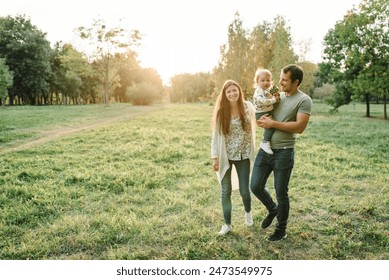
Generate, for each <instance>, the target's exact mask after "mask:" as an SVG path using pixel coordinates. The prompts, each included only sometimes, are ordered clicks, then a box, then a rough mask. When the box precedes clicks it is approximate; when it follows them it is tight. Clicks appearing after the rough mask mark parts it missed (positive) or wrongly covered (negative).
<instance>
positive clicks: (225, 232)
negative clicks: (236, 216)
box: [219, 225, 232, 235]
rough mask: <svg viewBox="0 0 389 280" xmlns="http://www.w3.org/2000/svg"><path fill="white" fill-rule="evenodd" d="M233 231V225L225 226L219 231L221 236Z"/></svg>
mask: <svg viewBox="0 0 389 280" xmlns="http://www.w3.org/2000/svg"><path fill="white" fill-rule="evenodd" d="M231 230H232V227H231V225H223V226H222V229H221V230H220V231H219V235H225V234H227V233H229V232H230V231H231Z"/></svg>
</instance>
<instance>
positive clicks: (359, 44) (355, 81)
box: [319, 0, 389, 119]
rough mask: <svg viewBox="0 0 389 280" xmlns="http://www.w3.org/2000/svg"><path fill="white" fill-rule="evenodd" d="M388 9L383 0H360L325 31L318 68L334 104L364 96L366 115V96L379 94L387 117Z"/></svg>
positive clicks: (377, 95)
mask: <svg viewBox="0 0 389 280" xmlns="http://www.w3.org/2000/svg"><path fill="white" fill-rule="evenodd" d="M388 9H389V8H388V5H387V1H385V0H363V1H362V3H361V4H360V5H359V8H355V7H354V8H353V9H352V10H350V11H349V12H348V13H347V14H346V15H345V16H344V18H343V20H342V21H340V22H338V23H337V24H336V25H335V27H334V28H333V29H331V30H330V31H329V32H328V33H327V34H326V36H325V38H324V44H325V48H324V61H323V63H322V64H321V65H320V66H319V68H320V76H321V78H322V79H323V81H324V82H329V83H334V84H335V92H334V96H333V99H332V100H331V101H332V105H333V106H334V107H335V108H337V107H339V106H341V105H343V104H348V103H349V102H350V101H351V100H353V99H360V98H361V97H364V99H365V102H366V116H367V117H369V116H370V107H369V101H370V97H371V96H376V97H381V98H382V99H383V100H384V118H385V119H387V112H386V98H387V94H388V89H387V85H388V83H389V78H388V73H387V68H388V64H389V30H388V26H389V10H388Z"/></svg>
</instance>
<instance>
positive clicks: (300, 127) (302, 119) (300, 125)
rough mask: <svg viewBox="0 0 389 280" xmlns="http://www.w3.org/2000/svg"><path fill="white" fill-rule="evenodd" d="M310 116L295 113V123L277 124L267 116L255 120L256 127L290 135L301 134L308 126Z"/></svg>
mask: <svg viewBox="0 0 389 280" xmlns="http://www.w3.org/2000/svg"><path fill="white" fill-rule="evenodd" d="M309 117H310V115H308V114H305V113H297V117H296V121H293V122H278V121H275V120H273V119H271V118H270V117H268V116H262V117H261V118H260V119H259V120H257V124H258V126H260V127H262V128H264V129H269V128H275V129H278V130H282V131H285V132H290V133H299V134H301V133H303V132H304V130H305V128H306V127H307V125H308V121H309Z"/></svg>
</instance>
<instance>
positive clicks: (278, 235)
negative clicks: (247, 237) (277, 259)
mask: <svg viewBox="0 0 389 280" xmlns="http://www.w3.org/2000/svg"><path fill="white" fill-rule="evenodd" d="M287 236H288V235H287V234H286V232H285V230H280V229H276V230H275V231H274V233H273V234H272V235H270V236H269V237H268V238H267V240H268V241H279V240H282V239H285V238H286V237H287Z"/></svg>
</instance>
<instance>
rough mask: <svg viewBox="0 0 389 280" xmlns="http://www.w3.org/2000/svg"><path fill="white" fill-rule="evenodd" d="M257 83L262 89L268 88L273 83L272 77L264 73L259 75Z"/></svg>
mask: <svg viewBox="0 0 389 280" xmlns="http://www.w3.org/2000/svg"><path fill="white" fill-rule="evenodd" d="M257 83H258V85H259V87H260V88H261V89H263V90H267V89H269V88H270V87H271V85H272V77H271V75H269V74H267V73H262V74H261V75H259V77H258V80H257Z"/></svg>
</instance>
